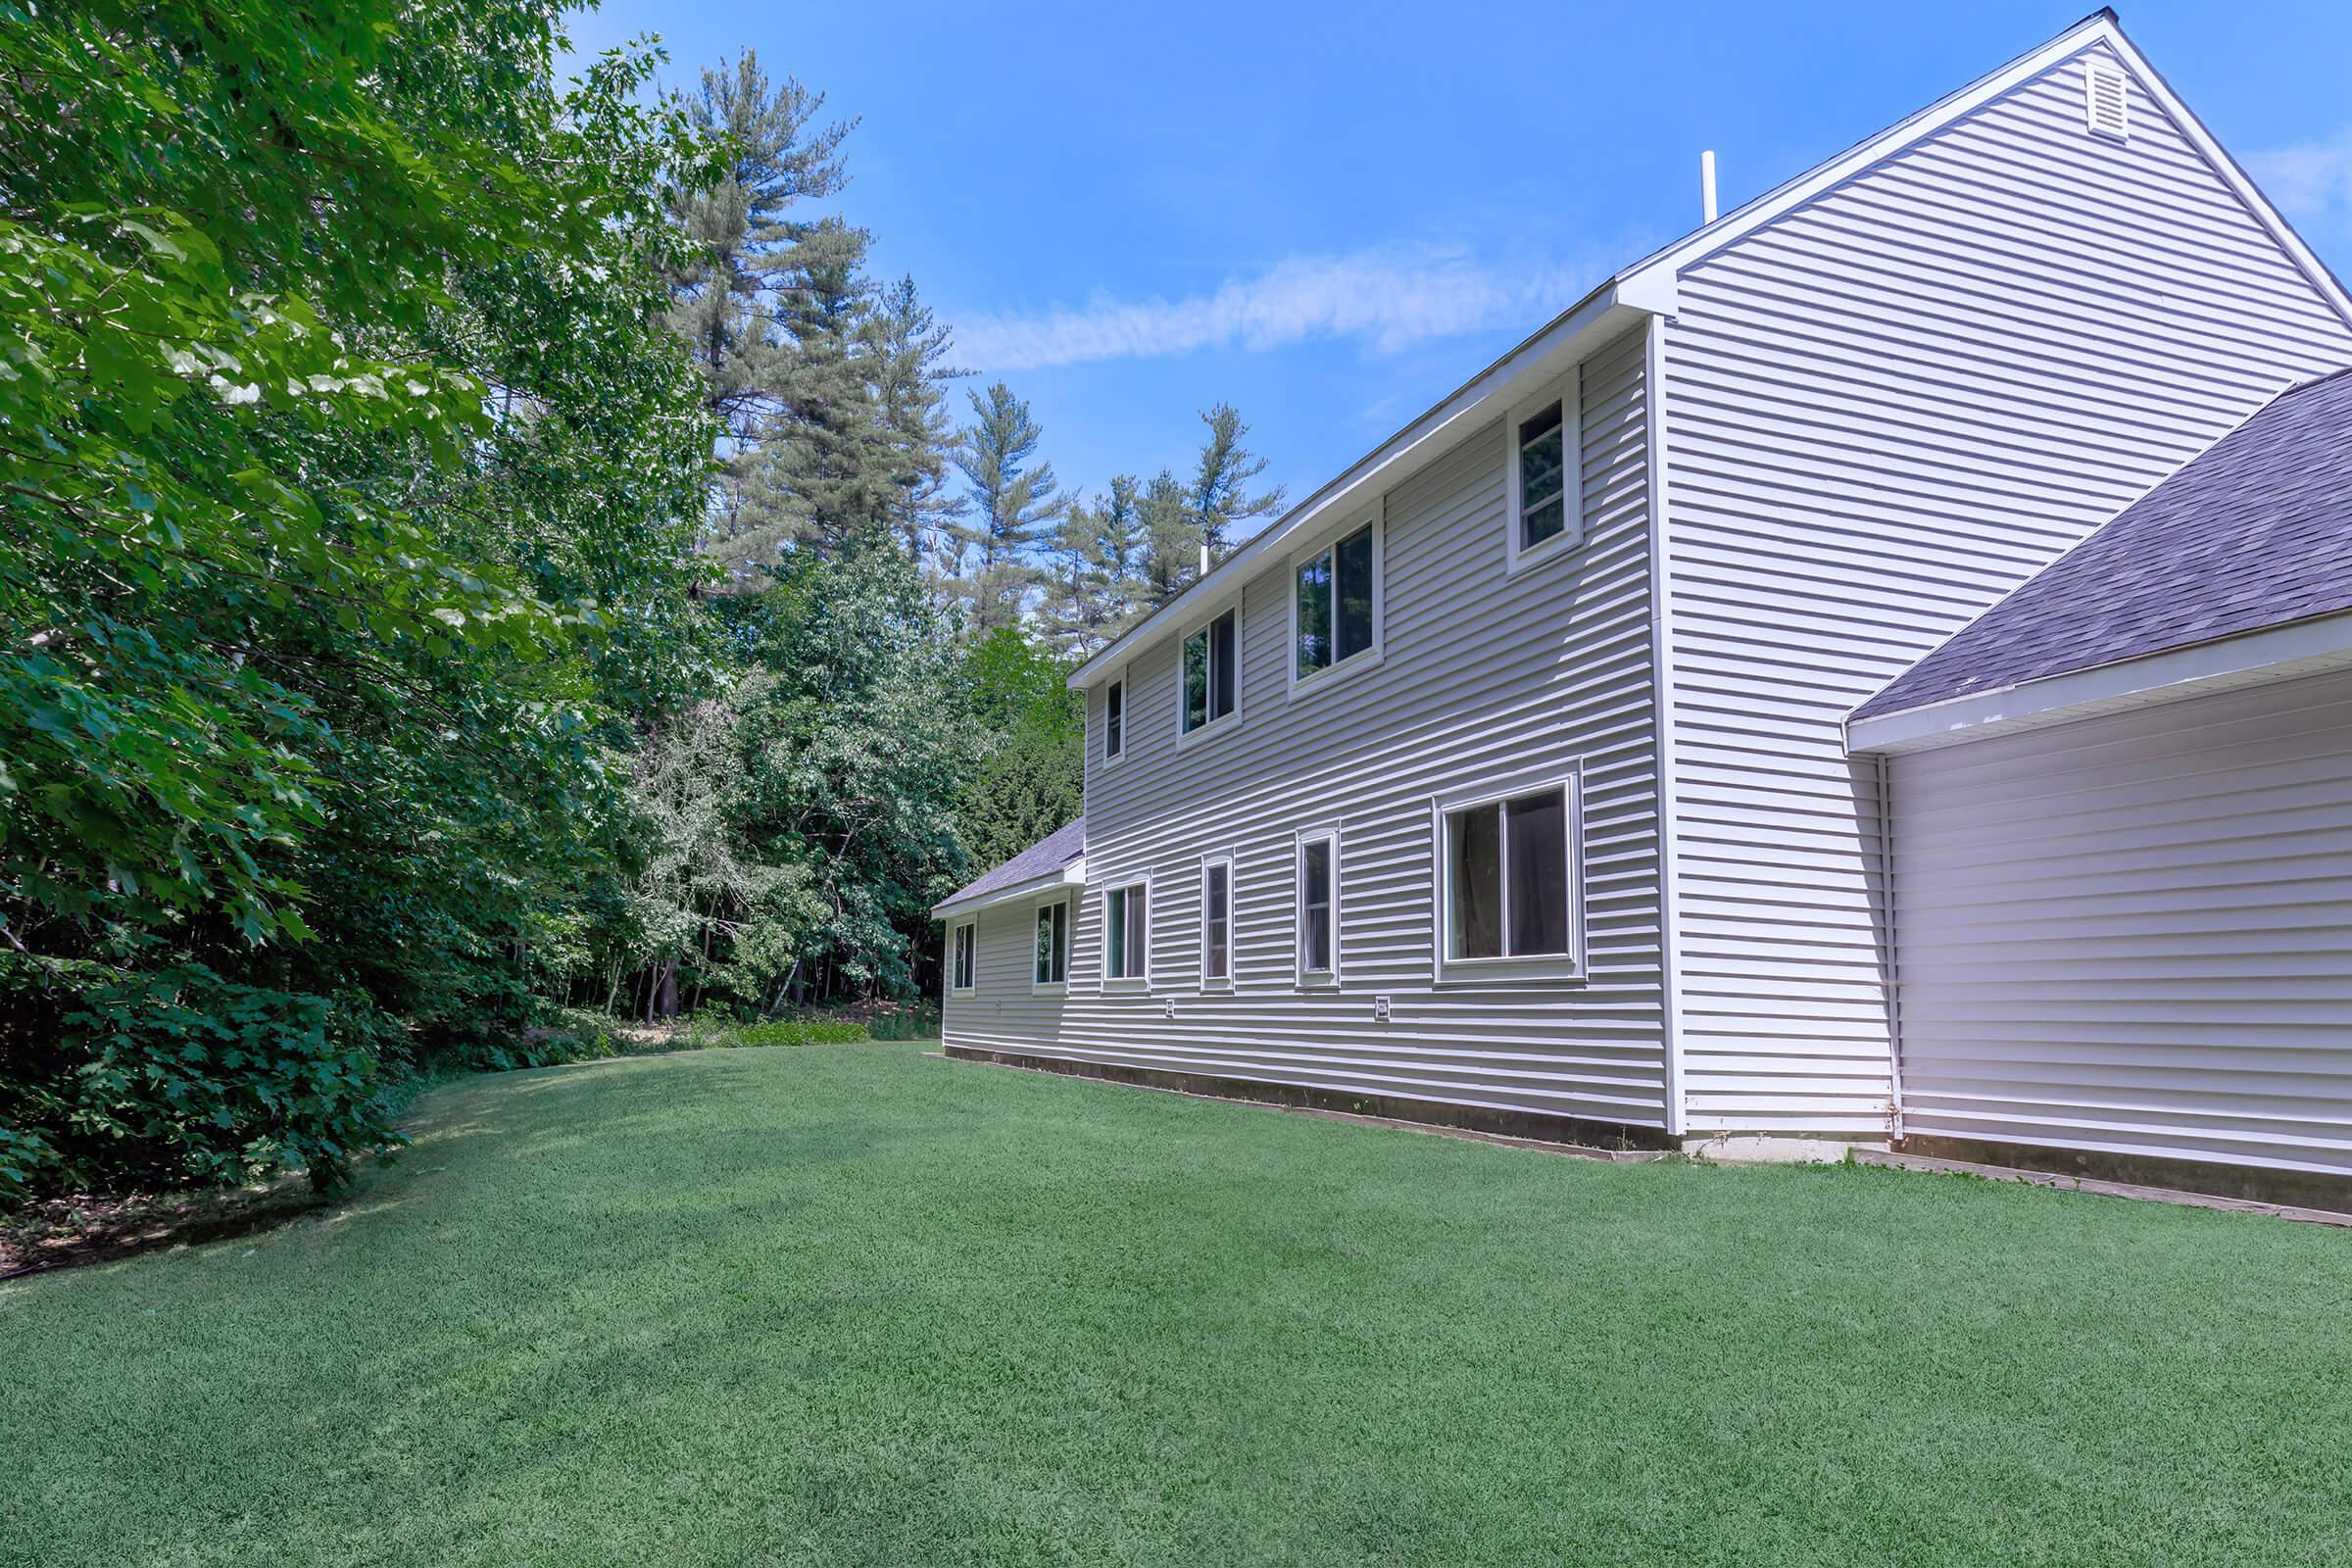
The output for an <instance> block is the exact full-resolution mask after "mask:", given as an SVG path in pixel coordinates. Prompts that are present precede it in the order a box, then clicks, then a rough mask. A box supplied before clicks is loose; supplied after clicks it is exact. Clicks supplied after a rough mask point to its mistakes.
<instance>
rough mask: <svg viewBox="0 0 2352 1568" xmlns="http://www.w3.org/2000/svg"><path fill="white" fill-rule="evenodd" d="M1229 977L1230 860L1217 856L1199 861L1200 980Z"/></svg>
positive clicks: (1211, 982)
mask: <svg viewBox="0 0 2352 1568" xmlns="http://www.w3.org/2000/svg"><path fill="white" fill-rule="evenodd" d="M1232 980H1233V862H1232V861H1231V860H1229V859H1225V858H1216V859H1211V860H1204V861H1202V862H1201V984H1202V985H1204V986H1221V985H1228V984H1231V983H1232Z"/></svg>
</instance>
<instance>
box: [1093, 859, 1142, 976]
mask: <svg viewBox="0 0 2352 1568" xmlns="http://www.w3.org/2000/svg"><path fill="white" fill-rule="evenodd" d="M1151 954H1152V932H1151V924H1150V919H1149V915H1148V912H1147V909H1146V905H1145V897H1144V884H1143V883H1141V882H1136V883H1131V884H1129V885H1128V886H1126V887H1123V888H1112V889H1111V890H1110V891H1109V892H1107V893H1105V894H1103V978H1104V979H1105V980H1143V979H1147V978H1149V976H1150V965H1151Z"/></svg>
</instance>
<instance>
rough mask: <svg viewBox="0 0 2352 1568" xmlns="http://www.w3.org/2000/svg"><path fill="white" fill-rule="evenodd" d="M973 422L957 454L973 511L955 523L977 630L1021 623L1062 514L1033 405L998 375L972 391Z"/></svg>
mask: <svg viewBox="0 0 2352 1568" xmlns="http://www.w3.org/2000/svg"><path fill="white" fill-rule="evenodd" d="M967 395H968V396H969V398H970V400H971V406H972V414H973V416H974V419H973V422H972V423H971V424H970V425H969V426H967V427H966V428H965V429H964V430H963V431H962V432H960V434H959V435H958V436H957V438H956V446H955V449H954V451H953V453H952V454H951V455H952V456H953V458H954V459H955V463H956V467H957V468H959V469H961V470H962V472H963V476H964V480H965V482H966V485H967V487H968V488H969V491H970V495H971V502H972V510H973V513H974V515H973V517H972V518H971V519H970V520H969V521H963V520H958V521H956V522H953V523H951V524H949V525H948V531H949V534H950V536H951V537H952V538H953V540H954V541H955V544H956V552H955V553H956V557H957V562H956V565H957V568H958V569H957V571H956V576H957V577H958V579H959V583H958V591H959V593H960V594H961V596H962V597H963V599H964V600H965V601H966V602H967V604H968V605H969V607H970V625H971V628H972V630H973V631H974V633H976V634H979V635H986V634H987V633H989V632H991V631H994V630H995V629H996V628H998V627H999V626H1010V625H1015V624H1018V622H1019V621H1020V618H1021V612H1022V610H1023V608H1024V607H1025V605H1026V602H1027V599H1028V595H1029V590H1030V589H1031V588H1032V587H1034V586H1035V585H1036V583H1037V581H1038V576H1039V572H1038V564H1037V560H1038V556H1039V554H1040V552H1041V550H1042V548H1043V546H1044V545H1045V542H1046V531H1047V528H1048V526H1049V525H1050V524H1051V523H1052V522H1053V521H1054V519H1055V518H1056V517H1057V516H1059V515H1060V514H1061V510H1062V503H1061V502H1060V500H1059V499H1058V494H1057V492H1058V491H1059V489H1060V484H1059V481H1057V480H1056V479H1055V478H1054V466H1053V465H1052V464H1050V463H1036V462H1034V461H1033V460H1034V459H1035V458H1036V456H1037V449H1038V447H1039V446H1040V444H1042V443H1043V441H1044V439H1045V431H1044V430H1043V429H1042V428H1040V427H1039V425H1038V423H1037V421H1036V420H1035V419H1034V418H1032V417H1030V414H1029V405H1028V404H1027V403H1026V402H1024V401H1023V400H1021V399H1020V398H1016V397H1014V396H1013V395H1012V389H1011V388H1010V387H1008V386H1006V385H1005V383H1004V382H1002V381H999V382H997V383H995V384H994V385H992V386H991V387H990V388H989V389H988V392H987V394H986V395H985V396H983V395H982V394H980V393H977V392H973V393H969V394H967Z"/></svg>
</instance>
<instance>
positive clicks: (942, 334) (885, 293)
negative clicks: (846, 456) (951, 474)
mask: <svg viewBox="0 0 2352 1568" xmlns="http://www.w3.org/2000/svg"><path fill="white" fill-rule="evenodd" d="M866 330H867V341H868V352H869V355H870V372H871V375H872V377H873V382H874V391H875V398H876V401H877V402H878V404H879V405H880V409H881V417H882V427H883V430H884V433H885V436H886V438H887V440H888V441H889V443H890V451H891V459H892V469H891V473H890V485H891V490H890V495H889V498H888V500H887V502H886V504H885V508H884V510H885V512H886V514H887V519H886V520H887V521H888V523H889V525H890V530H891V532H892V533H893V534H895V535H896V536H897V537H898V540H899V542H900V543H901V544H902V545H904V546H905V547H906V549H907V555H908V557H909V558H911V559H912V560H913V561H914V562H915V563H916V564H917V565H919V566H921V567H922V568H923V569H924V572H925V574H926V575H927V576H931V577H934V578H936V576H937V575H938V574H939V571H940V557H941V555H942V552H943V548H944V546H945V544H946V542H947V540H946V535H945V534H944V532H943V530H944V529H945V527H946V525H947V524H949V523H951V522H953V521H955V520H956V518H957V517H960V516H962V515H963V514H964V511H965V508H966V506H967V503H966V501H965V499H964V498H963V497H962V496H959V495H956V493H955V492H954V491H953V490H952V489H951V488H950V487H949V482H948V466H949V460H948V451H949V448H950V447H951V446H953V445H954V443H955V439H956V432H955V426H954V423H953V421H952V420H951V419H950V418H949V417H948V393H947V383H948V382H949V381H951V380H954V379H956V378H957V377H959V376H962V375H965V374H967V373H969V372H967V371H964V370H960V369H956V368H954V367H953V366H952V365H951V364H950V363H949V360H948V352H949V332H948V328H947V327H945V326H944V325H942V324H940V322H939V320H938V319H937V318H935V317H934V316H933V315H932V314H931V310H930V307H928V306H926V305H924V304H923V302H922V297H921V295H920V294H918V293H917V292H916V290H915V286H914V279H913V278H911V277H902V278H900V279H899V280H898V281H897V282H896V283H893V284H891V285H890V286H889V287H888V288H886V289H884V290H882V292H881V294H880V295H879V296H878V298H877V300H876V307H875V310H874V312H873V314H872V316H871V318H870V319H869V320H868V322H867V328H866Z"/></svg>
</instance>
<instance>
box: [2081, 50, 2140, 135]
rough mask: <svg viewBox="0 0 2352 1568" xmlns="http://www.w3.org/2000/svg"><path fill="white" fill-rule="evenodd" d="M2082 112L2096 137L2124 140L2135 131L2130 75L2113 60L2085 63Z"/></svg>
mask: <svg viewBox="0 0 2352 1568" xmlns="http://www.w3.org/2000/svg"><path fill="white" fill-rule="evenodd" d="M2082 111H2083V115H2084V117H2085V118H2086V119H2087V120H2088V122H2089V123H2090V133H2091V134H2092V135H2094V136H2112V137H2114V138H2115V139H2116V140H2117V141H2124V140H2127V139H2129V138H2130V137H2131V83H2130V78H2129V77H2127V76H2126V75H2125V74H2124V68H2123V67H2122V66H2120V65H2117V64H2116V63H2115V62H2114V61H2112V60H2097V59H2092V60H2085V61H2083V62H2082Z"/></svg>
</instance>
